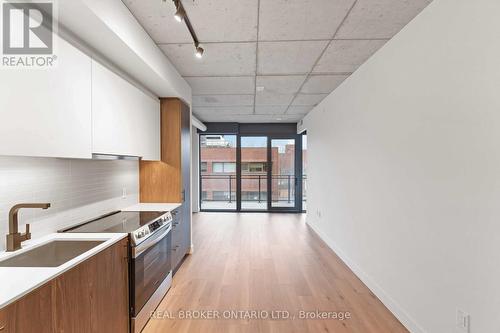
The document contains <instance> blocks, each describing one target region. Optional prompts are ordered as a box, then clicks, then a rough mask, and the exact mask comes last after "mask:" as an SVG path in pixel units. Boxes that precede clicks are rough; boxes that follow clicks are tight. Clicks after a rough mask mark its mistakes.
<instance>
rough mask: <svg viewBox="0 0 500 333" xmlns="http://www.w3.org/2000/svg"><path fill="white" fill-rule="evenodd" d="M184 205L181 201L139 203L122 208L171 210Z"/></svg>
mask: <svg viewBox="0 0 500 333" xmlns="http://www.w3.org/2000/svg"><path fill="white" fill-rule="evenodd" d="M180 206H182V204H181V203H176V202H172V203H138V204H136V205H133V206H130V207H127V208H125V209H122V210H123V211H125V212H127V211H128V212H142V211H147V212H148V211H149V212H163V211H165V212H170V211H172V210H174V209H176V208H179V207H180Z"/></svg>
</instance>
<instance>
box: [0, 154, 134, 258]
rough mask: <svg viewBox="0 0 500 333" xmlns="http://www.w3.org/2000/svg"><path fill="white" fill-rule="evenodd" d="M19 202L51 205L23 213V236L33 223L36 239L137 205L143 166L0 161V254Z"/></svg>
mask: <svg viewBox="0 0 500 333" xmlns="http://www.w3.org/2000/svg"><path fill="white" fill-rule="evenodd" d="M123 188H126V193H127V195H126V198H122V191H123ZM21 202H50V203H51V207H50V208H49V209H48V210H41V209H22V210H20V213H19V221H20V222H19V225H20V231H21V232H24V224H26V223H31V233H32V238H36V237H40V236H43V235H46V234H48V233H51V232H54V231H57V230H58V229H61V228H63V227H66V226H69V225H73V224H76V223H78V222H81V221H85V220H88V219H91V218H93V217H96V216H99V215H102V214H104V213H107V212H110V211H113V210H119V209H122V208H125V207H127V206H130V205H133V204H135V203H137V202H139V163H138V162H137V161H123V160H120V161H104V160H77V159H58V158H32V157H6V156H0V250H3V249H4V248H5V235H6V234H7V233H8V229H9V227H8V223H9V216H8V215H9V210H10V208H11V207H12V206H13V205H15V204H17V203H21Z"/></svg>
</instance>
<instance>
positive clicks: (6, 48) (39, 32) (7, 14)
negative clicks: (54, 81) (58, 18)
mask: <svg viewBox="0 0 500 333" xmlns="http://www.w3.org/2000/svg"><path fill="white" fill-rule="evenodd" d="M52 44H53V40H52V3H33V2H32V3H16V2H14V3H4V4H3V53H4V54H52Z"/></svg>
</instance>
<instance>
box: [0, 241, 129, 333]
mask: <svg viewBox="0 0 500 333" xmlns="http://www.w3.org/2000/svg"><path fill="white" fill-rule="evenodd" d="M127 242H128V240H127V239H124V240H122V241H120V242H118V243H116V244H114V245H113V246H111V247H109V248H108V249H105V250H103V251H102V252H100V253H98V254H96V255H95V256H93V257H91V258H89V259H87V260H86V261H84V262H82V263H81V264H79V265H78V266H76V267H74V268H72V269H70V270H69V271H67V272H65V273H63V274H61V275H60V276H58V277H56V278H55V279H53V280H51V281H49V282H47V283H46V284H44V285H43V286H41V287H39V288H37V289H36V290H34V291H32V292H31V293H29V294H28V295H26V296H24V297H23V298H21V299H20V300H18V301H16V302H14V303H13V304H10V305H8V306H7V307H5V308H4V309H1V310H0V328H2V326H3V327H4V328H3V330H0V332H1V333H4V332H9V333H11V332H12V333H31V332H33V333H35V332H36V333H44V332H74V333H79V332H82V333H91V332H95V333H101V332H103V333H104V332H116V333H121V332H123V333H127V332H128V331H129V305H128V304H129V302H128V263H127V255H128V253H127Z"/></svg>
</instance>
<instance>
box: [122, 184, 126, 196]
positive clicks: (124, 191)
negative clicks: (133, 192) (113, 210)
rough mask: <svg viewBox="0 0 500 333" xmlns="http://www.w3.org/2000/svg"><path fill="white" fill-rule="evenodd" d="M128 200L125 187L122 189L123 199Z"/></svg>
mask: <svg viewBox="0 0 500 333" xmlns="http://www.w3.org/2000/svg"><path fill="white" fill-rule="evenodd" d="M126 198H127V188H126V187H124V188H122V199H126Z"/></svg>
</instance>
